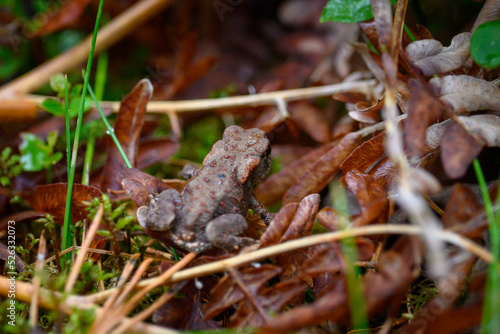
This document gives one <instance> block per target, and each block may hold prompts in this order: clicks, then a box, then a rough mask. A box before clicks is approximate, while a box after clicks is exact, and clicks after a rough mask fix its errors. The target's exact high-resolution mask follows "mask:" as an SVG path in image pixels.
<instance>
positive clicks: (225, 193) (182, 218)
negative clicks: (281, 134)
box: [137, 125, 272, 253]
mask: <svg viewBox="0 0 500 334" xmlns="http://www.w3.org/2000/svg"><path fill="white" fill-rule="evenodd" d="M270 151H271V146H270V144H269V140H268V139H267V136H266V134H265V132H264V131H262V130H260V129H249V130H244V129H243V128H241V127H239V126H235V125H234V126H230V127H228V128H227V129H226V130H225V131H224V136H223V138H222V140H219V141H218V142H216V143H215V144H214V146H213V147H212V150H211V151H210V153H209V154H208V155H207V156H206V157H205V160H204V161H203V166H202V168H201V169H200V170H194V169H193V168H187V169H186V168H185V169H184V170H183V174H184V175H186V176H187V177H188V183H187V185H186V186H185V187H184V189H183V190H182V192H181V193H180V194H179V192H177V190H175V189H167V190H164V191H163V192H161V193H160V194H159V195H156V196H154V197H153V198H152V199H151V202H150V204H149V207H147V206H141V207H140V208H139V209H138V211H137V218H138V220H139V223H140V225H141V226H142V227H143V229H145V230H146V231H148V232H150V233H151V234H156V235H158V234H159V233H161V234H162V235H163V234H166V237H167V238H168V239H169V240H171V241H172V242H173V243H174V244H176V245H177V246H179V247H181V248H183V249H185V250H187V251H190V252H196V253H199V252H203V251H205V250H208V249H210V248H213V247H218V248H221V249H224V250H226V251H238V250H240V249H241V248H243V247H246V246H250V245H252V244H255V243H257V240H254V239H252V238H245V237H240V236H239V234H241V233H243V232H244V231H245V230H246V229H247V222H246V219H245V215H246V213H247V212H248V209H249V208H251V209H253V210H254V212H255V213H257V214H258V215H259V216H260V217H261V218H262V219H263V220H264V222H265V223H266V224H269V223H270V221H271V220H272V214H271V213H269V212H268V211H267V210H266V208H264V206H263V205H262V204H261V203H260V202H259V201H258V200H257V198H256V197H255V195H254V194H253V186H254V185H255V184H256V183H258V182H260V181H262V179H263V178H264V177H265V176H266V174H267V172H268V170H269V166H270V162H271V158H270Z"/></svg>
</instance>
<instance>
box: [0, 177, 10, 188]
mask: <svg viewBox="0 0 500 334" xmlns="http://www.w3.org/2000/svg"><path fill="white" fill-rule="evenodd" d="M9 184H10V180H9V178H8V177H7V176H0V185H1V186H3V187H7V186H8V185H9Z"/></svg>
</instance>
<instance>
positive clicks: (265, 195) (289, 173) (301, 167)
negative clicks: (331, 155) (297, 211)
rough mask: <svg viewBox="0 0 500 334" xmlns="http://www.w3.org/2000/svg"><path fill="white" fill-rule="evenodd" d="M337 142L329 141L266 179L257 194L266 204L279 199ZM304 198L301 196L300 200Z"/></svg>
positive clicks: (256, 190) (257, 189) (258, 188)
mask: <svg viewBox="0 0 500 334" xmlns="http://www.w3.org/2000/svg"><path fill="white" fill-rule="evenodd" d="M335 144H336V142H333V143H328V144H325V145H323V146H320V147H318V148H317V149H315V150H313V151H311V152H309V153H307V154H306V155H304V156H303V157H302V158H301V159H299V160H296V161H294V162H292V163H290V164H289V165H286V166H285V167H284V168H282V169H281V170H280V171H279V172H278V173H276V174H273V175H271V176H270V177H268V178H267V179H265V180H264V182H262V183H261V184H260V185H259V186H258V187H257V188H256V189H255V195H256V196H257V198H258V199H259V201H260V202H261V203H262V204H264V205H271V204H274V203H276V202H277V201H279V200H280V199H281V198H282V197H283V194H284V193H285V192H286V191H287V189H288V188H290V187H291V186H292V185H293V184H294V183H295V181H296V180H297V178H299V177H300V176H301V175H302V174H303V173H304V172H305V171H307V170H308V169H309V168H310V167H311V166H312V165H313V164H314V163H315V161H316V160H317V159H318V158H319V157H321V156H322V155H323V154H325V153H326V152H328V151H329V150H330V149H331V148H332V147H334V145H335ZM301 199H302V198H300V199H299V200H298V201H296V202H299V201H300V200H301Z"/></svg>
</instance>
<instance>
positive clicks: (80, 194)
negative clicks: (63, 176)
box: [22, 183, 102, 224]
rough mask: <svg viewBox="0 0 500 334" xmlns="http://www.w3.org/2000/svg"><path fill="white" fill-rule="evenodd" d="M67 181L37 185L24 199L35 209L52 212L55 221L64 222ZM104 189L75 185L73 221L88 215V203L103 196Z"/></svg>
mask: <svg viewBox="0 0 500 334" xmlns="http://www.w3.org/2000/svg"><path fill="white" fill-rule="evenodd" d="M67 191H68V184H67V183H54V184H49V185H45V186H36V187H35V189H33V191H31V192H29V193H26V194H24V195H22V197H23V198H24V200H26V202H28V204H29V205H30V206H31V207H32V208H33V209H35V210H37V211H41V212H46V213H50V214H51V215H52V216H53V217H54V221H55V222H56V223H58V224H62V223H63V220H64V211H65V208H66V193H67ZM101 196H102V191H100V190H99V189H97V188H94V187H91V186H85V185H83V184H74V185H73V196H72V198H71V205H72V211H71V213H72V216H73V221H74V222H77V221H79V220H82V219H84V218H86V217H87V214H88V213H87V210H86V208H87V205H86V204H84V203H83V202H90V201H92V200H93V199H94V198H99V199H100V198H101Z"/></svg>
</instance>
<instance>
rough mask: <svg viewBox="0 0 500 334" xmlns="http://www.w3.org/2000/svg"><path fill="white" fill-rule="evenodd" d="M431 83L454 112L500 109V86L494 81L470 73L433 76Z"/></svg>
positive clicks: (433, 88) (435, 91)
mask: <svg viewBox="0 0 500 334" xmlns="http://www.w3.org/2000/svg"><path fill="white" fill-rule="evenodd" d="M429 85H430V87H431V89H432V90H433V91H434V93H435V94H436V95H437V96H439V98H440V99H441V101H443V102H444V103H446V104H447V105H449V106H450V107H451V108H452V110H453V111H454V112H457V113H459V112H468V111H476V110H494V111H500V88H499V87H498V86H497V85H495V84H494V83H492V82H489V81H486V80H482V79H478V78H474V77H471V76H468V75H447V76H444V77H437V78H432V79H431V80H429Z"/></svg>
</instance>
